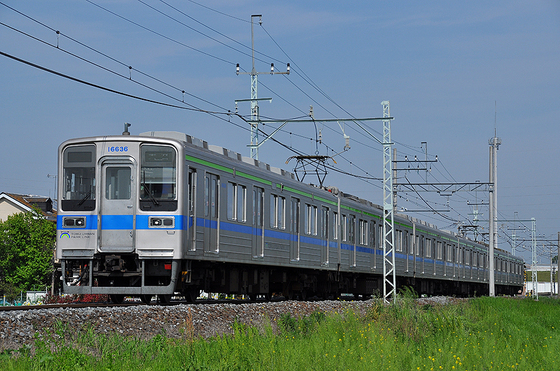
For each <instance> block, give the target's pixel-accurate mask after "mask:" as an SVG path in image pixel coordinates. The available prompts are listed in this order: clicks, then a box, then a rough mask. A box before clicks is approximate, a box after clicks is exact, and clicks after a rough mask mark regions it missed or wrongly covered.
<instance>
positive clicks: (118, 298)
mask: <svg viewBox="0 0 560 371" xmlns="http://www.w3.org/2000/svg"><path fill="white" fill-rule="evenodd" d="M109 297H110V298H111V303H113V304H122V303H123V301H124V295H122V294H111V295H109Z"/></svg>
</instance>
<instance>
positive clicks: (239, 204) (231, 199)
mask: <svg viewBox="0 0 560 371" xmlns="http://www.w3.org/2000/svg"><path fill="white" fill-rule="evenodd" d="M246 195H247V188H246V187H245V186H242V185H240V184H235V183H232V182H228V184H227V200H226V201H227V218H228V219H229V220H235V221H238V222H245V221H246V218H247V217H246V214H247V212H246V206H245V205H246V200H245V198H246Z"/></svg>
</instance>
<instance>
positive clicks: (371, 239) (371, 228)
mask: <svg viewBox="0 0 560 371" xmlns="http://www.w3.org/2000/svg"><path fill="white" fill-rule="evenodd" d="M369 245H370V246H371V247H373V248H375V223H374V222H370V223H369Z"/></svg>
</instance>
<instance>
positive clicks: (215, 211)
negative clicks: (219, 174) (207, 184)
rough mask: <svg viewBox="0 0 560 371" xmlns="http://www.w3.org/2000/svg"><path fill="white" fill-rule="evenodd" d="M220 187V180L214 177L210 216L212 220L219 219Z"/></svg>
mask: <svg viewBox="0 0 560 371" xmlns="http://www.w3.org/2000/svg"><path fill="white" fill-rule="evenodd" d="M218 187H219V182H218V179H217V178H216V177H212V189H211V190H210V197H211V200H210V201H211V204H210V211H211V213H210V214H211V215H210V216H211V217H212V218H217V217H218Z"/></svg>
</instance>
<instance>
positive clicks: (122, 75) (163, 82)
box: [51, 0, 451, 181]
mask: <svg viewBox="0 0 560 371" xmlns="http://www.w3.org/2000/svg"><path fill="white" fill-rule="evenodd" d="M86 1H88V0H86ZM88 2H89V3H92V2H91V1H88ZM162 3H164V4H165V2H163V1H162ZM92 4H94V3H92ZM94 5H96V6H97V4H94ZM240 20H241V19H240ZM51 30H52V31H55V29H51ZM265 31H266V30H265ZM55 32H56V31H55ZM266 32H267V34H268V31H266ZM59 34H61V33H59ZM61 36H63V37H67V38H68V39H70V40H72V41H75V42H77V43H78V44H80V42H78V41H77V40H73V39H72V38H70V37H68V36H66V35H64V34H62V35H61ZM158 36H162V35H158ZM163 36H164V35H163ZM80 45H82V46H84V47H87V45H85V44H83V43H82V44H80ZM278 46H279V45H278ZM91 50H93V49H91ZM105 56H106V57H107V58H111V57H110V56H108V55H105ZM112 60H114V61H115V62H117V63H120V64H121V65H122V66H125V68H129V67H130V65H128V64H125V63H123V62H121V61H118V60H116V59H114V58H113V59H112ZM290 60H292V59H291V58H290ZM226 62H227V61H226ZM88 63H89V62H88ZM227 63H230V64H233V63H231V62H227ZM294 66H297V64H296V63H295V62H294ZM101 68H105V67H103V66H101ZM131 69H132V70H133V71H136V72H138V73H141V74H143V75H144V74H145V73H143V72H142V71H138V70H136V69H133V68H131ZM296 70H299V68H297V69H296ZM117 74H119V76H120V77H126V75H124V74H122V73H117ZM145 76H147V77H150V78H152V77H151V76H149V75H148V74H145ZM298 76H300V77H301V78H302V79H304V80H305V77H306V76H307V75H306V74H305V73H304V72H303V71H302V74H298ZM307 77H308V76H307ZM153 79H154V81H157V82H158V83H161V84H164V85H166V86H168V87H169V88H172V89H175V90H179V91H181V92H182V93H186V92H185V91H184V90H182V89H179V88H177V87H175V86H173V85H171V84H168V83H166V82H165V81H163V80H161V79H157V78H153ZM290 81H291V80H290ZM310 81H311V84H310V85H316V84H315V83H314V82H313V81H312V80H310ZM263 85H264V84H263ZM294 86H297V84H294ZM146 87H147V88H151V87H149V86H146ZM298 87H299V86H298ZM300 89H301V88H300ZM302 90H303V89H302ZM154 91H157V89H156V90H154ZM186 94H189V93H186ZM277 96H279V97H280V95H277ZM174 99H175V98H174ZM197 99H198V97H197ZM282 99H283V100H284V101H285V102H286V103H287V104H290V103H289V101H288V100H286V99H284V98H282ZM148 101H149V100H148ZM205 103H207V104H213V103H212V102H209V101H206V102H205ZM169 106H170V107H172V106H174V105H169ZM193 107H194V106H193ZM216 107H218V108H220V109H223V110H224V111H226V109H225V108H224V107H221V106H218V105H216ZM292 107H294V108H297V107H296V106H295V105H292ZM183 108H184V107H183ZM200 110H201V112H202V111H207V112H212V111H211V110H202V109H200ZM222 113H224V112H222ZM326 127H327V128H329V129H331V128H330V127H329V126H326ZM333 130H334V129H333ZM296 135H300V134H296ZM300 136H301V135H300ZM301 137H303V136H301ZM308 139H310V140H313V138H308ZM315 140H316V139H315ZM353 142H356V143H357V144H360V145H363V146H366V147H368V148H371V149H375V147H373V146H370V145H368V144H367V143H362V142H360V141H359V140H355V139H354V140H353ZM325 147H326V148H327V150H328V151H333V152H334V150H333V149H332V148H330V147H329V146H327V145H326V144H325ZM405 147H407V148H414V147H408V146H406V145H405ZM377 150H379V151H380V149H377ZM340 157H341V158H343V159H344V160H345V161H347V162H348V163H350V164H352V166H353V167H356V169H359V170H361V171H363V172H364V173H366V174H367V173H368V172H367V171H365V170H364V169H362V168H361V167H360V166H359V164H356V163H355V162H352V161H350V160H349V159H346V158H345V156H342V155H341V156H340ZM334 169H336V168H334ZM444 169H445V171H447V169H446V168H445V167H444ZM333 171H338V172H340V173H344V171H341V170H340V169H336V170H333ZM447 172H448V171H447ZM345 173H346V174H347V175H351V176H359V175H357V174H350V173H349V172H345ZM448 173H449V172H448ZM449 175H450V176H451V174H450V173H449ZM364 178H369V179H370V180H376V181H377V180H378V179H375V178H374V177H367V176H365V177H364Z"/></svg>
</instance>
